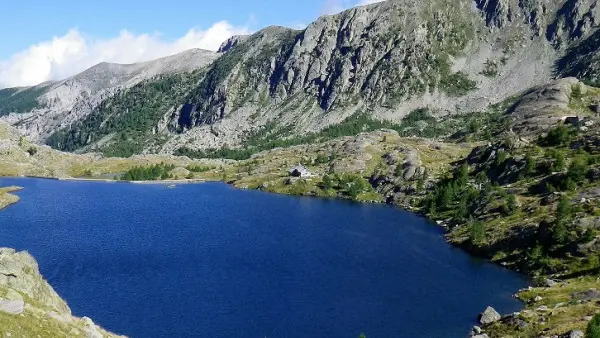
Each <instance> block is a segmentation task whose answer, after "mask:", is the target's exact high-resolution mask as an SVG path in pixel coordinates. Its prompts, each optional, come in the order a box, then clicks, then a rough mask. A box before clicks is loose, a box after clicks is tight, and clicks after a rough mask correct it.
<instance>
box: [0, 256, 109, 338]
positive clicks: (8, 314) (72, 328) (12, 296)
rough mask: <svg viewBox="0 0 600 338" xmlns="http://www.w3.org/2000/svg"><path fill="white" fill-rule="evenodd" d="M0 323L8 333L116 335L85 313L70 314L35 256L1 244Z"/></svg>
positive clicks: (0, 328) (101, 337) (106, 337)
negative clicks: (42, 272) (39, 267)
mask: <svg viewBox="0 0 600 338" xmlns="http://www.w3.org/2000/svg"><path fill="white" fill-rule="evenodd" d="M0 323H2V325H1V326H0V333H2V334H3V335H5V336H7V337H11V336H12V337H35V336H38V337H77V336H83V337H89V338H112V337H117V336H116V335H114V334H112V333H109V332H106V331H104V330H103V329H101V328H100V327H98V326H97V325H95V324H94V323H93V322H92V321H91V320H90V319H89V318H87V317H84V318H83V319H78V318H75V317H73V316H72V315H71V310H70V309H69V307H68V306H67V304H66V303H65V302H64V301H63V300H62V299H61V298H60V297H59V296H58V294H57V293H56V292H55V291H54V289H53V288H52V287H51V286H50V285H49V284H48V282H46V281H45V280H44V279H43V277H42V276H41V274H40V272H39V269H38V265H37V262H36V261H35V259H34V258H33V257H32V256H31V255H30V254H28V253H27V252H16V251H15V250H14V249H8V248H0Z"/></svg>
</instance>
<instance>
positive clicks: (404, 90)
mask: <svg viewBox="0 0 600 338" xmlns="http://www.w3.org/2000/svg"><path fill="white" fill-rule="evenodd" d="M594 3H595V2H594V1H589V0H564V1H551V2H550V1H542V0H529V1H517V0H504V1H484V0H458V1H455V0H452V1H450V0H427V1H408V0H390V1H385V2H381V3H378V4H373V5H369V6H363V7H357V8H353V9H350V10H348V11H344V12H342V13H340V14H337V15H332V16H324V17H322V18H319V19H318V20H316V21H315V22H313V23H312V24H310V25H309V26H308V27H307V28H306V29H305V30H301V31H298V30H292V29H288V28H283V27H268V28H266V29H263V30H261V31H259V32H257V33H255V34H253V35H251V36H244V37H234V38H232V39H231V40H229V41H226V42H225V43H224V44H223V47H222V48H221V50H220V51H221V52H223V53H222V54H221V56H220V57H219V58H218V59H217V60H216V61H215V62H213V63H212V64H210V65H209V67H208V68H207V69H206V73H205V76H204V77H202V78H201V79H199V81H198V82H197V83H193V84H192V83H187V84H183V85H182V86H181V91H180V93H184V92H185V95H183V96H184V97H183V99H182V100H181V101H180V102H177V103H175V104H173V105H172V106H171V107H165V106H164V105H160V106H153V107H150V108H147V109H150V110H151V112H150V114H151V115H153V116H161V115H162V116H164V119H165V120H164V121H166V122H167V123H166V126H167V128H164V126H165V124H163V120H160V119H158V120H157V119H154V122H155V123H156V126H155V127H159V128H154V129H155V131H156V130H158V131H159V132H160V133H162V134H164V137H163V138H164V140H166V143H165V144H164V145H163V146H162V147H157V144H156V143H154V142H150V144H149V145H147V147H146V148H147V150H148V151H162V152H167V153H172V152H174V151H177V150H178V149H179V148H181V147H182V146H184V145H185V147H186V148H189V149H193V150H199V149H220V148H232V147H237V146H240V145H243V144H244V141H245V140H247V139H248V138H249V137H251V136H252V135H253V134H254V133H256V132H257V130H259V129H261V128H262V129H263V130H262V132H263V133H277V134H278V135H279V137H280V138H285V137H288V136H294V135H296V136H297V135H302V134H304V133H306V132H317V131H319V130H321V129H323V128H325V127H327V126H328V125H331V124H337V123H341V122H342V121H344V120H346V119H347V118H348V117H349V116H352V115H355V114H357V113H365V114H367V115H368V116H369V117H370V118H373V119H377V120H382V119H387V120H391V121H394V122H399V121H400V120H401V119H402V118H403V117H404V116H406V115H408V114H409V113H410V112H412V111H415V110H418V109H422V108H428V109H430V111H431V112H432V113H433V114H435V115H444V114H448V113H453V114H454V113H464V112H472V111H483V110H485V109H486V108H487V107H488V105H490V104H493V103H496V102H500V101H503V100H504V99H506V98H507V97H509V96H511V95H515V94H518V93H520V92H521V91H523V90H525V89H527V88H530V87H532V86H535V85H539V84H543V83H545V82H546V81H548V80H549V79H550V78H552V77H555V76H563V75H579V76H580V77H581V78H582V79H583V80H589V81H594V76H595V75H594V74H595V73H594V65H595V63H594V58H595V51H596V50H597V43H595V40H596V39H597V36H596V35H597V34H596V32H597V25H596V22H597V21H598V20H597V17H598V14H599V13H598V7H597V6H595V5H594ZM590 67H591V68H590ZM165 94H167V93H165ZM125 95H127V94H125ZM132 95H137V94H136V93H132ZM107 106H112V103H107ZM130 108H132V109H130V110H129V112H130V113H131V114H139V113H140V111H141V110H140V109H141V108H140V107H139V105H138V107H135V106H131V107H130ZM126 111H127V110H126ZM94 114H97V115H98V116H99V117H98V119H99V120H101V121H105V119H108V120H110V119H112V117H111V116H113V115H112V114H108V115H107V114H104V112H102V109H96V110H95V111H94ZM80 121H81V119H80ZM81 122H82V124H81V123H75V124H72V125H71V124H69V125H68V126H67V127H66V128H65V129H63V130H61V131H60V133H58V136H57V137H55V138H54V141H53V144H54V145H57V146H59V147H61V146H62V147H63V148H62V149H72V148H73V147H75V148H77V149H91V148H94V147H96V148H97V147H100V148H102V147H103V146H102V145H99V146H98V145H96V144H95V143H96V141H97V139H95V138H92V139H90V140H86V139H83V138H82V139H81V140H79V141H78V142H75V143H73V142H71V141H69V140H64V139H63V138H64V137H65V136H64V135H80V134H82V135H85V134H86V133H87V132H86V129H90V128H91V127H90V126H87V125H86V124H88V122H86V121H81ZM106 123H108V124H111V123H114V122H110V121H107V122H106ZM92 125H93V124H92ZM144 128H145V129H146V132H148V131H149V130H151V129H152V128H150V129H149V128H146V127H144ZM54 130H55V131H56V130H57V128H55V129H54ZM123 131H125V128H124V130H123ZM120 132H121V131H119V133H120ZM103 133H105V132H103ZM67 145H68V146H67ZM109 152H110V151H109Z"/></svg>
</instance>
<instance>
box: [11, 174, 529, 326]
mask: <svg viewBox="0 0 600 338" xmlns="http://www.w3.org/2000/svg"><path fill="white" fill-rule="evenodd" d="M6 185H20V186H23V187H25V190H23V191H21V192H19V193H18V194H19V195H20V196H21V198H22V200H21V202H19V203H17V204H15V205H13V206H11V207H9V208H7V209H6V210H4V211H2V212H0V246H7V247H13V248H16V249H18V250H28V251H29V252H31V253H32V254H33V255H34V256H35V257H36V259H37V260H38V262H39V266H40V269H41V271H42V273H43V274H44V276H45V277H46V278H47V279H48V280H49V282H50V283H51V284H52V285H53V286H54V287H55V289H56V290H57V292H58V293H59V294H60V295H61V296H63V297H64V298H65V300H66V301H67V302H68V304H69V305H70V307H71V309H72V310H73V312H74V314H75V315H77V316H84V315H85V316H90V317H91V318H92V319H94V321H95V322H96V323H98V324H99V325H101V326H103V327H105V328H107V329H109V330H112V331H115V332H117V333H120V334H126V335H130V336H132V337H144V338H145V337H256V338H264V337H269V338H270V337H303V338H304V337H348V338H356V337H358V335H359V334H360V333H361V332H364V333H365V334H366V335H367V337H368V338H378V337H424V338H428V337H444V338H446V337H464V336H465V335H466V333H467V331H468V330H469V328H470V326H471V325H472V324H473V323H474V320H475V319H476V318H475V317H476V315H477V313H479V312H480V311H482V310H483V309H484V308H485V307H486V306H487V305H492V306H494V307H496V309H498V310H499V311H501V312H505V313H506V312H511V311H516V310H518V309H519V307H520V304H519V303H518V302H517V301H515V300H513V299H511V294H512V293H513V292H514V291H516V290H517V289H518V288H520V287H523V286H525V284H526V280H525V279H524V278H522V277H521V276H519V275H517V274H515V273H512V272H509V271H506V270H503V269H501V268H499V267H497V266H493V265H491V264H487V263H484V262H482V261H479V260H475V259H472V258H470V257H469V256H468V255H466V254H465V253H463V252H462V251H460V250H458V249H455V248H452V247H451V246H449V245H447V244H446V243H445V242H444V240H443V237H442V233H441V231H440V230H439V229H438V228H437V227H435V226H433V225H431V224H429V223H427V222H426V221H425V220H423V219H421V218H419V217H416V216H414V215H412V214H409V213H406V212H402V211H400V210H397V209H394V208H391V207H387V206H374V205H359V204H352V203H346V202H341V201H332V200H322V199H312V198H294V197H287V196H279V195H273V194H267V193H262V192H257V191H241V190H236V189H234V188H231V187H229V186H226V185H223V184H200V185H183V186H178V187H177V188H175V189H168V188H166V187H164V186H162V185H135V184H124V183H112V184H111V183H89V182H85V183H83V182H59V181H52V180H37V179H2V178H0V186H6Z"/></svg>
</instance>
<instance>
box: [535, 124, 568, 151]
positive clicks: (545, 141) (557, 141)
mask: <svg viewBox="0 0 600 338" xmlns="http://www.w3.org/2000/svg"><path fill="white" fill-rule="evenodd" d="M575 134H576V130H575V129H573V128H570V127H567V126H565V125H560V126H557V127H555V128H553V129H551V130H550V131H549V132H548V135H546V137H543V138H541V139H540V141H539V143H540V145H541V146H544V147H558V146H566V145H567V144H568V143H570V142H571V140H572V139H573V137H574V136H575Z"/></svg>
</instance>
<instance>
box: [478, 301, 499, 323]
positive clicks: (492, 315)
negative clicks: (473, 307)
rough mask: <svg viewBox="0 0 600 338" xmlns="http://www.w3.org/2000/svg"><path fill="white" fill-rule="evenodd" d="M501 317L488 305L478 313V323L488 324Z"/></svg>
mask: <svg viewBox="0 0 600 338" xmlns="http://www.w3.org/2000/svg"><path fill="white" fill-rule="evenodd" d="M500 319H502V316H500V314H499V313H498V312H497V311H496V310H495V309H494V308H493V307H491V306H488V307H487V308H486V309H485V311H483V313H482V314H481V315H479V323H481V324H482V325H488V324H491V323H495V322H497V321H499V320H500Z"/></svg>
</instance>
